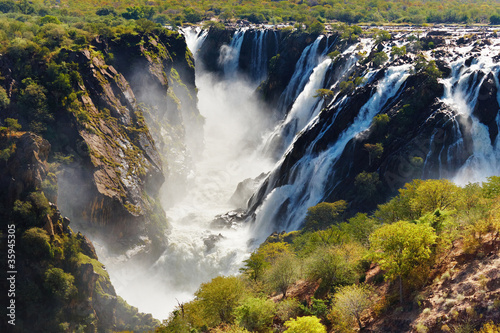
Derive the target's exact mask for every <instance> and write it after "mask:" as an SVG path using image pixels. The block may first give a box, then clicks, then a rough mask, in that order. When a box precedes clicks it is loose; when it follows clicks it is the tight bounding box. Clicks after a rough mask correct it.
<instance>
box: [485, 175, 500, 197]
mask: <svg viewBox="0 0 500 333" xmlns="http://www.w3.org/2000/svg"><path fill="white" fill-rule="evenodd" d="M483 194H484V196H485V197H486V198H489V199H494V198H497V197H498V196H500V177H499V176H491V177H488V181H487V182H485V183H483Z"/></svg>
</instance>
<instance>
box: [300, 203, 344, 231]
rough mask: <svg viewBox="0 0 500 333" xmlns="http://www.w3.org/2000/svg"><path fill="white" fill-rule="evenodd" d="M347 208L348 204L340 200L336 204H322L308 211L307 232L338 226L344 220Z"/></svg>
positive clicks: (305, 226) (305, 221)
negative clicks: (343, 214)
mask: <svg viewBox="0 0 500 333" xmlns="http://www.w3.org/2000/svg"><path fill="white" fill-rule="evenodd" d="M346 208H347V202H345V201H344V200H339V201H336V202H332V203H329V202H321V203H319V204H317V205H316V206H313V207H309V208H308V209H307V214H306V218H305V220H304V230H305V231H315V230H321V229H326V228H328V227H329V226H330V225H333V224H337V223H339V222H340V221H341V220H342V217H343V216H342V213H343V212H344V211H345V210H346Z"/></svg>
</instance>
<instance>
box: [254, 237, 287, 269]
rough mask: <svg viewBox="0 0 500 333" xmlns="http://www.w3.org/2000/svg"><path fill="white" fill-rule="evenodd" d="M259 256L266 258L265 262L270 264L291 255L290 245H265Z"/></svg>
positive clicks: (260, 249) (259, 251) (282, 243)
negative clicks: (283, 256)
mask: <svg viewBox="0 0 500 333" xmlns="http://www.w3.org/2000/svg"><path fill="white" fill-rule="evenodd" d="M257 253H258V254H261V255H262V256H264V260H265V261H266V262H268V263H270V264H272V263H274V262H275V261H276V259H278V258H279V257H281V256H282V255H285V254H291V253H292V250H291V249H290V244H288V243H285V242H273V243H265V244H263V245H261V246H260V248H259V249H258V250H257Z"/></svg>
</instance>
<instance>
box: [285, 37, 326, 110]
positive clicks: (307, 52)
mask: <svg viewBox="0 0 500 333" xmlns="http://www.w3.org/2000/svg"><path fill="white" fill-rule="evenodd" d="M323 38H324V36H323V35H320V36H318V38H316V40H315V41H314V43H312V44H310V45H308V46H306V47H305V49H304V51H302V54H301V55H300V58H299V60H298V61H297V64H296V65H295V70H294V72H293V75H292V78H291V79H290V82H289V83H288V85H287V86H286V88H285V90H284V91H283V93H282V94H281V96H280V99H279V101H278V110H279V111H280V112H282V113H284V112H286V109H287V108H288V106H289V105H290V104H292V102H293V101H294V100H295V98H297V96H298V95H299V93H300V92H301V91H302V89H303V88H304V86H305V85H306V83H307V81H308V80H309V76H310V75H311V73H312V71H313V70H314V68H315V67H316V66H317V64H318V61H319V55H318V48H319V44H320V42H321V40H322V39H323Z"/></svg>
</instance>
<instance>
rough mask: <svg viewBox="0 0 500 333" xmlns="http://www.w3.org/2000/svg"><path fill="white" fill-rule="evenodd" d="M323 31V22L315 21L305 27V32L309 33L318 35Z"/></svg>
mask: <svg viewBox="0 0 500 333" xmlns="http://www.w3.org/2000/svg"><path fill="white" fill-rule="evenodd" d="M324 31H325V26H324V24H323V23H321V22H319V21H316V22H314V23H312V24H311V25H309V26H308V27H307V32H308V33H310V34H315V35H320V34H322V33H323V32H324Z"/></svg>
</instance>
